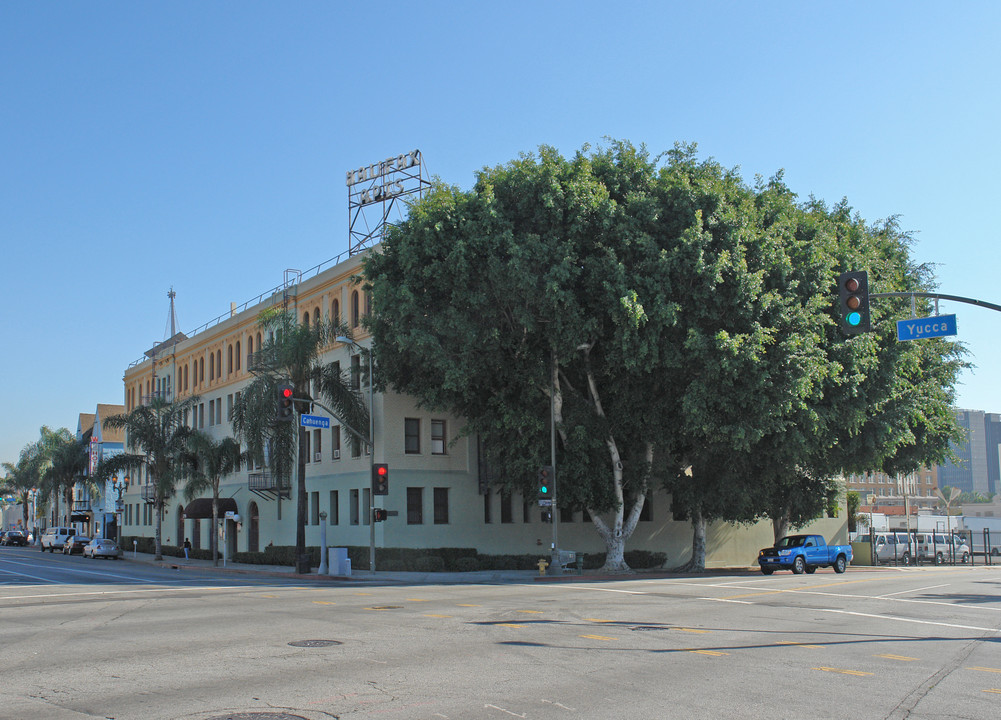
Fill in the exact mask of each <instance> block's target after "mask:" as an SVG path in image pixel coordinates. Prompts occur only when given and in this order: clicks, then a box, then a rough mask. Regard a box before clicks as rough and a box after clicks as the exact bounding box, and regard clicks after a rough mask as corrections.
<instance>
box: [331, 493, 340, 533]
mask: <svg viewBox="0 0 1001 720" xmlns="http://www.w3.org/2000/svg"><path fill="white" fill-rule="evenodd" d="M328 519H329V521H330V524H331V525H337V524H338V523H340V521H341V517H340V502H339V500H338V496H337V491H336V490H331V491H330V510H328Z"/></svg>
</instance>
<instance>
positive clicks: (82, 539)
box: [63, 535, 90, 555]
mask: <svg viewBox="0 0 1001 720" xmlns="http://www.w3.org/2000/svg"><path fill="white" fill-rule="evenodd" d="M89 542H90V538H89V537H87V536H86V535H72V536H70V537H68V538H67V539H66V542H65V543H63V555H72V554H73V553H81V554H82V553H83V548H84V546H86V545H87V543H89Z"/></svg>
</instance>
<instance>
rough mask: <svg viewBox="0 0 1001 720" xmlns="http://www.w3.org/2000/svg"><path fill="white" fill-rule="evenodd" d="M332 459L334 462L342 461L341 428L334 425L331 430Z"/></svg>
mask: <svg viewBox="0 0 1001 720" xmlns="http://www.w3.org/2000/svg"><path fill="white" fill-rule="evenodd" d="M330 447H331V457H332V458H333V459H334V460H340V459H341V426H340V425H334V426H333V427H332V428H330Z"/></svg>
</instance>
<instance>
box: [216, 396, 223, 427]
mask: <svg viewBox="0 0 1001 720" xmlns="http://www.w3.org/2000/svg"><path fill="white" fill-rule="evenodd" d="M215 424H216V425H222V398H219V399H218V400H216V401H215Z"/></svg>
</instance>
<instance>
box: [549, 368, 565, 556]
mask: <svg viewBox="0 0 1001 720" xmlns="http://www.w3.org/2000/svg"><path fill="white" fill-rule="evenodd" d="M552 365H553V366H552V371H551V373H550V377H549V463H550V464H551V465H552V466H553V504H552V512H551V513H550V518H551V519H552V524H553V547H552V551H553V553H552V558H551V560H550V565H549V567H550V570H551V571H552V574H553V575H562V574H563V573H562V570H563V568H562V566H561V565H560V551H559V530H558V528H559V522H560V520H559V512H558V511H557V505H556V475H557V472H556V353H555V352H553V353H552Z"/></svg>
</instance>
